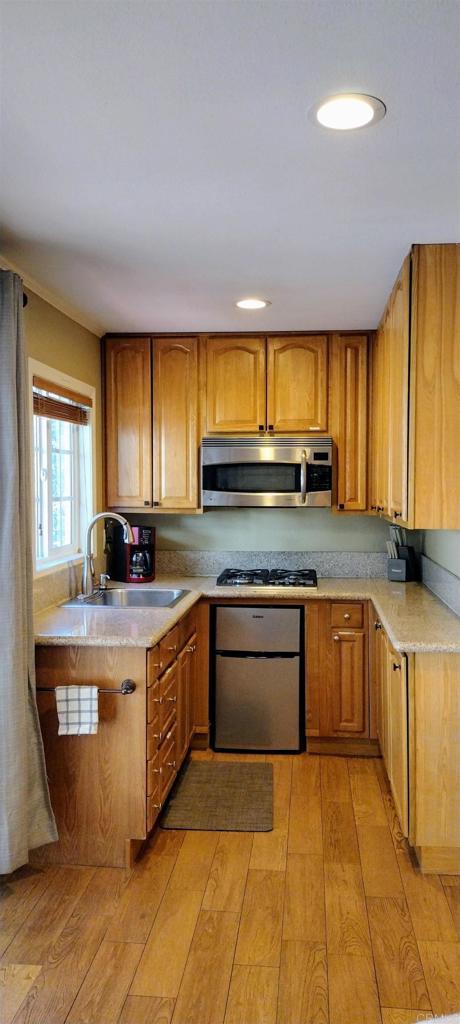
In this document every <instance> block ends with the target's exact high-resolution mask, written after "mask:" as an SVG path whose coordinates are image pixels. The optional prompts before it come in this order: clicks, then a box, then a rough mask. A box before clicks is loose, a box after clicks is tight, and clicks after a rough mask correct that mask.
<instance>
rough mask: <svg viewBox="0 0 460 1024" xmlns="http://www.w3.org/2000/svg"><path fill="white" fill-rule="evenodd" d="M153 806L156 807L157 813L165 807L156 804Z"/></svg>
mask: <svg viewBox="0 0 460 1024" xmlns="http://www.w3.org/2000/svg"><path fill="white" fill-rule="evenodd" d="M153 806H154V808H155V810H156V811H161V808H162V807H163V804H154V805H153Z"/></svg>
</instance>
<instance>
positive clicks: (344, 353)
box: [330, 334, 368, 512]
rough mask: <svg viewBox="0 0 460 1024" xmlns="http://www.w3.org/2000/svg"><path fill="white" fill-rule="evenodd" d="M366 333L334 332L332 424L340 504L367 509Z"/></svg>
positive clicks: (331, 391)
mask: <svg viewBox="0 0 460 1024" xmlns="http://www.w3.org/2000/svg"><path fill="white" fill-rule="evenodd" d="M367 346H368V338H367V335H366V334H357V335H346V334H334V336H333V338H332V345H331V374H330V424H331V427H330V429H331V434H332V436H333V438H334V440H335V442H336V445H337V460H338V466H337V505H338V508H339V509H344V510H348V511H350V512H351V511H364V510H365V509H366V508H367V433H368V431H367Z"/></svg>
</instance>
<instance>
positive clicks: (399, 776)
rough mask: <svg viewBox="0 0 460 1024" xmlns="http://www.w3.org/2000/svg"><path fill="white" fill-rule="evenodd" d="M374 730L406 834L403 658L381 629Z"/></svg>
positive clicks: (405, 684) (406, 797)
mask: <svg viewBox="0 0 460 1024" xmlns="http://www.w3.org/2000/svg"><path fill="white" fill-rule="evenodd" d="M377 645H378V660H377V692H378V717H377V732H378V738H379V743H380V749H381V753H382V757H383V760H384V762H385V768H386V771H387V775H388V780H389V783H390V786H391V791H392V794H393V799H394V802H395V807H396V812H397V815H398V818H399V822H400V825H401V830H402V833H403V835H404V836H408V835H409V748H408V728H409V720H408V699H407V658H406V657H405V655H403V654H399V653H398V652H397V651H395V650H394V649H393V647H392V646H391V643H390V641H389V639H388V637H387V635H386V633H385V632H384V630H383V629H381V628H380V629H379V633H378V641H377Z"/></svg>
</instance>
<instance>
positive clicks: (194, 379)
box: [153, 338, 198, 511]
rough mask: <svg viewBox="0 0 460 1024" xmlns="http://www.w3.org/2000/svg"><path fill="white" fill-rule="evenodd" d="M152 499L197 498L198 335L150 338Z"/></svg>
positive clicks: (163, 502)
mask: <svg viewBox="0 0 460 1024" xmlns="http://www.w3.org/2000/svg"><path fill="white" fill-rule="evenodd" d="M153 361H154V384H153V409H154V420H153V422H154V428H153V468H154V475H153V499H154V505H155V507H159V508H160V509H161V510H162V511H163V510H164V509H180V510H182V509H195V508H196V507H197V502H198V465H197V460H198V436H197V430H198V339H197V338H156V339H154V342H153Z"/></svg>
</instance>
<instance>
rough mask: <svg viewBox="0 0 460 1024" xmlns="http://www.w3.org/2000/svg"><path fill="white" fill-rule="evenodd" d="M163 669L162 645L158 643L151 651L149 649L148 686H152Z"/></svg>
mask: <svg viewBox="0 0 460 1024" xmlns="http://www.w3.org/2000/svg"><path fill="white" fill-rule="evenodd" d="M161 671H162V665H161V654H160V646H159V644H157V646H156V647H153V648H152V650H151V651H147V686H151V685H152V683H154V682H155V679H158V676H159V675H160V672H161Z"/></svg>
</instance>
